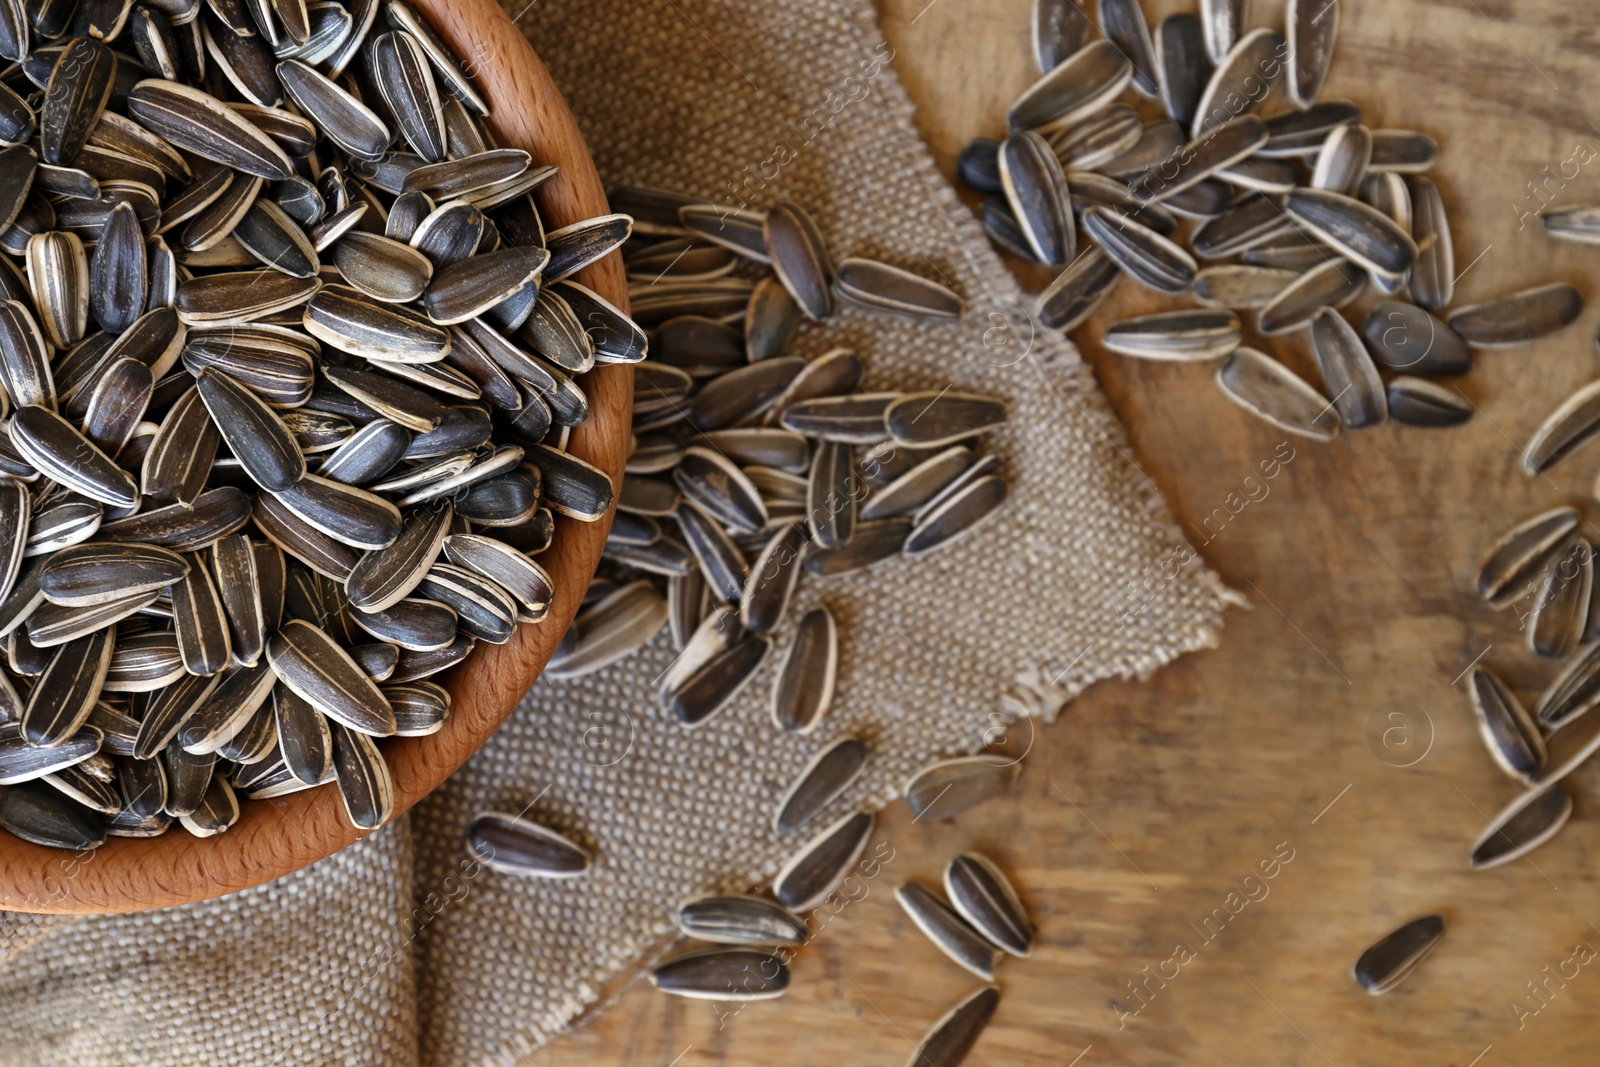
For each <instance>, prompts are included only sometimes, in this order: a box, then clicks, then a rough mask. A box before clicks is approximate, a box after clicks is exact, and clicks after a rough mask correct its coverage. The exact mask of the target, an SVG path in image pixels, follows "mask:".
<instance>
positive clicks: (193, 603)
mask: <svg viewBox="0 0 1600 1067" xmlns="http://www.w3.org/2000/svg"><path fill="white" fill-rule="evenodd" d="M172 612H173V620H174V622H175V623H176V626H175V629H176V630H177V633H178V651H179V652H180V653H181V654H182V656H183V665H184V667H185V668H186V669H187V670H188V671H189V673H190V674H202V675H211V674H216V673H217V672H218V671H220V670H222V668H223V667H225V666H227V664H228V660H229V659H230V658H231V657H232V655H233V640H232V635H231V634H230V632H229V630H228V619H227V616H226V614H224V612H223V608H222V597H221V596H220V595H219V594H218V593H217V587H216V584H215V583H214V582H213V581H212V578H211V575H210V573H209V572H208V571H207V570H206V569H205V568H204V567H191V568H190V569H189V571H188V573H187V574H185V575H184V577H183V580H182V581H180V582H175V583H174V584H173V587H172Z"/></svg>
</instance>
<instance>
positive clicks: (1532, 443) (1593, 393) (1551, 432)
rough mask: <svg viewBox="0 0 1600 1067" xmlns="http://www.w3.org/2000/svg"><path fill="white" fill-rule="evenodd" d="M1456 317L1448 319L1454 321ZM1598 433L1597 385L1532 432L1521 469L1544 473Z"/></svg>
mask: <svg viewBox="0 0 1600 1067" xmlns="http://www.w3.org/2000/svg"><path fill="white" fill-rule="evenodd" d="M1458 317H1459V313H1458V314H1457V315H1456V316H1452V317H1451V322H1455V321H1456V318H1458ZM1597 434H1600V382H1591V383H1590V384H1588V385H1586V386H1584V387H1583V388H1582V389H1579V390H1578V391H1577V392H1576V393H1573V394H1572V395H1571V396H1570V397H1568V398H1567V399H1566V400H1565V401H1563V402H1562V404H1561V406H1560V407H1558V408H1556V409H1555V410H1554V411H1552V412H1551V413H1550V414H1549V416H1548V417H1547V418H1546V419H1545V420H1544V422H1542V423H1541V424H1540V425H1539V428H1538V429H1537V430H1535V431H1534V433H1533V438H1532V439H1531V440H1529V442H1528V445H1527V447H1526V448H1525V449H1524V450H1523V453H1522V469H1523V470H1525V471H1527V472H1528V473H1529V474H1539V473H1541V472H1543V471H1546V470H1548V469H1549V468H1550V467H1551V466H1552V465H1554V464H1555V463H1556V462H1557V461H1559V460H1561V459H1562V458H1564V457H1565V456H1568V455H1570V454H1571V453H1573V452H1575V451H1577V450H1578V449H1579V448H1582V447H1583V446H1584V445H1586V444H1588V443H1589V442H1590V441H1592V440H1594V438H1595V436H1596V435H1597Z"/></svg>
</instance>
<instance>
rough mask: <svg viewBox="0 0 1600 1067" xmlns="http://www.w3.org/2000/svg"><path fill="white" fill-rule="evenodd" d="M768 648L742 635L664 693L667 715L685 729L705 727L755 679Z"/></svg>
mask: <svg viewBox="0 0 1600 1067" xmlns="http://www.w3.org/2000/svg"><path fill="white" fill-rule="evenodd" d="M663 606H665V605H663ZM741 629H743V628H742V627H741ZM770 648H771V643H770V642H769V641H768V640H767V638H765V637H763V636H762V635H760V634H755V633H749V632H748V631H746V632H744V633H743V634H742V635H741V636H740V637H739V638H738V639H737V640H735V641H734V642H733V643H732V644H731V645H729V647H727V648H726V649H724V650H723V651H722V652H719V653H718V654H716V655H715V656H712V657H711V658H710V659H709V660H708V661H707V662H706V663H705V664H704V665H703V666H702V667H700V669H699V670H696V671H694V672H693V673H691V674H690V675H689V676H688V677H687V678H685V679H684V680H683V681H682V682H681V683H680V684H679V685H676V686H673V687H672V688H670V689H668V690H666V691H664V692H663V694H662V700H663V703H664V704H665V706H666V708H667V711H668V712H670V713H671V714H672V715H673V717H674V718H676V719H677V720H678V721H679V722H680V723H682V724H683V725H684V726H699V725H700V724H702V723H704V722H705V721H706V720H707V719H709V718H711V717H712V716H713V715H715V714H716V713H717V712H719V711H721V710H722V709H723V708H725V707H727V706H728V704H729V703H731V702H732V700H733V698H734V697H736V696H738V694H739V692H740V691H741V690H742V689H743V688H744V687H745V685H747V684H748V683H749V681H750V679H751V678H753V677H754V676H755V673H756V671H757V669H759V668H760V666H761V664H762V662H763V661H764V660H765V659H766V656H767V652H768V651H769V650H770Z"/></svg>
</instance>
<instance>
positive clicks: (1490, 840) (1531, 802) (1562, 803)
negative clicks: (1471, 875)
mask: <svg viewBox="0 0 1600 1067" xmlns="http://www.w3.org/2000/svg"><path fill="white" fill-rule="evenodd" d="M1571 814H1572V797H1571V796H1569V795H1568V794H1567V793H1566V792H1565V791H1564V790H1563V789H1562V788H1561V786H1560V785H1559V784H1555V785H1549V786H1545V787H1544V788H1542V789H1534V790H1530V791H1529V792H1527V793H1524V794H1523V795H1522V796H1520V797H1518V798H1517V799H1516V800H1513V801H1512V802H1511V803H1510V804H1509V805H1507V807H1506V808H1505V810H1503V811H1501V812H1500V814H1498V815H1496V816H1495V817H1494V819H1493V821H1492V822H1491V823H1490V824H1489V827H1488V829H1486V830H1484V832H1483V833H1482V834H1480V835H1479V836H1478V839H1477V840H1476V841H1474V842H1473V844H1472V851H1471V853H1470V855H1469V859H1468V862H1469V863H1470V865H1471V867H1472V869H1473V870H1475V871H1482V870H1487V869H1488V868H1490V867H1497V866H1499V865H1500V864H1502V863H1506V862H1508V861H1510V860H1513V859H1517V858H1519V857H1522V856H1525V855H1527V854H1528V853H1529V852H1531V851H1533V850H1534V849H1535V848H1538V847H1539V846H1540V845H1542V844H1544V843H1545V842H1546V841H1548V840H1550V838H1552V837H1554V836H1555V834H1556V831H1558V830H1560V829H1561V827H1562V826H1563V825H1565V824H1566V821H1567V818H1568V816H1570V815H1571Z"/></svg>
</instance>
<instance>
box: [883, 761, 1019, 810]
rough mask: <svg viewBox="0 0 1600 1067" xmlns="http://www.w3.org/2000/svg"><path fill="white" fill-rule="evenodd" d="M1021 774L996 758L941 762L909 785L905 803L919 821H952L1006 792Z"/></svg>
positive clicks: (1017, 768) (914, 776)
mask: <svg viewBox="0 0 1600 1067" xmlns="http://www.w3.org/2000/svg"><path fill="white" fill-rule="evenodd" d="M1020 773H1021V768H1020V766H1019V765H1018V764H1017V763H1013V762H1007V761H1004V760H1000V759H997V758H995V757H994V756H961V757H958V758H955V759H948V760H938V761H935V762H933V763H930V764H929V765H928V766H926V767H924V768H922V769H921V770H920V771H918V772H917V773H916V774H914V775H912V776H911V778H910V780H909V781H907V782H906V785H905V790H904V791H905V795H906V804H907V805H908V806H909V807H910V808H911V813H912V815H914V816H916V817H917V818H918V819H922V818H923V817H925V816H931V817H932V818H934V819H949V818H953V817H954V816H956V815H959V814H961V813H962V812H964V811H966V810H968V809H969V808H973V807H976V806H977V805H978V804H981V803H983V802H984V801H986V800H990V799H992V798H994V797H996V796H999V795H1000V794H1001V793H1003V792H1005V791H1006V790H1007V789H1009V788H1010V787H1011V783H1013V782H1015V781H1016V780H1017V776H1018V775H1019V774H1020Z"/></svg>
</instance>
